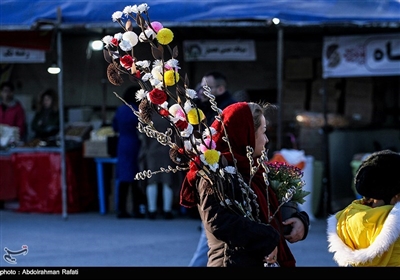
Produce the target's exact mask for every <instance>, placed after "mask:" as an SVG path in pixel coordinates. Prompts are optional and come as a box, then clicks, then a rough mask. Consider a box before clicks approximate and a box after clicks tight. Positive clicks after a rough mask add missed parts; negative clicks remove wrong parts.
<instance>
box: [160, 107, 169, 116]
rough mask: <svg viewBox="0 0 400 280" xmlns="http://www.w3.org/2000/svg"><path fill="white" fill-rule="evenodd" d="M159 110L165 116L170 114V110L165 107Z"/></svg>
mask: <svg viewBox="0 0 400 280" xmlns="http://www.w3.org/2000/svg"><path fill="white" fill-rule="evenodd" d="M158 112H159V113H160V115H161V116H164V117H168V116H169V112H168V110H165V109H164V108H161V109H160V110H159V111H158Z"/></svg>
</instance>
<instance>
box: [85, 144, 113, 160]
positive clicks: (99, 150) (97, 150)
mask: <svg viewBox="0 0 400 280" xmlns="http://www.w3.org/2000/svg"><path fill="white" fill-rule="evenodd" d="M83 157H85V158H95V157H110V155H109V154H108V150H107V141H93V140H87V141H85V142H84V143H83Z"/></svg>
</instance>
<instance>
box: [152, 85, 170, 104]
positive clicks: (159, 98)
mask: <svg viewBox="0 0 400 280" xmlns="http://www.w3.org/2000/svg"><path fill="white" fill-rule="evenodd" d="M149 98H150V101H151V103H153V104H157V105H161V104H163V103H164V102H165V101H167V94H166V93H165V92H164V91H162V90H160V89H158V88H155V89H153V90H152V91H150V93H149Z"/></svg>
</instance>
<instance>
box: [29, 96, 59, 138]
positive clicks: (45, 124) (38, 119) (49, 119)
mask: <svg viewBox="0 0 400 280" xmlns="http://www.w3.org/2000/svg"><path fill="white" fill-rule="evenodd" d="M31 128H32V131H33V132H34V138H37V139H41V140H47V139H49V138H51V137H54V136H56V135H57V134H58V132H59V130H60V116H59V111H58V96H57V92H56V91H55V90H53V89H47V90H46V91H44V92H43V93H42V94H41V95H40V97H39V102H38V107H37V111H36V113H35V116H34V117H33V119H32V122H31Z"/></svg>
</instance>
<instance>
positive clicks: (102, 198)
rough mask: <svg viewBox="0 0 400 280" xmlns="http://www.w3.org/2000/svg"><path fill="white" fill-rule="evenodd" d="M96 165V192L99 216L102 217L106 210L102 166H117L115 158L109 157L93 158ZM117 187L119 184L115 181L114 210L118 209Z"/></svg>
mask: <svg viewBox="0 0 400 280" xmlns="http://www.w3.org/2000/svg"><path fill="white" fill-rule="evenodd" d="M94 161H95V163H96V173H97V192H98V194H99V209H100V214H102V215H104V214H105V213H106V212H107V210H106V190H105V185H104V168H103V165H104V164H117V162H118V159H117V158H109V157H107V158H106V157H97V158H94ZM118 187H119V182H118V180H117V179H116V180H115V194H114V201H115V209H118Z"/></svg>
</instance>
